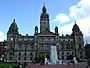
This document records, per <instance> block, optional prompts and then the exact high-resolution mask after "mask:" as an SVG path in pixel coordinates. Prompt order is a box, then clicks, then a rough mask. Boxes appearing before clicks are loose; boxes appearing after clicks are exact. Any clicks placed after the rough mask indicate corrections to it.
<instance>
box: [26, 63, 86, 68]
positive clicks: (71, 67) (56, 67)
mask: <svg viewBox="0 0 90 68" xmlns="http://www.w3.org/2000/svg"><path fill="white" fill-rule="evenodd" d="M25 68H87V64H76V65H73V64H70V65H69V66H68V65H67V64H63V65H62V64H55V65H54V64H50V65H39V64H28V65H27V66H26V67H25Z"/></svg>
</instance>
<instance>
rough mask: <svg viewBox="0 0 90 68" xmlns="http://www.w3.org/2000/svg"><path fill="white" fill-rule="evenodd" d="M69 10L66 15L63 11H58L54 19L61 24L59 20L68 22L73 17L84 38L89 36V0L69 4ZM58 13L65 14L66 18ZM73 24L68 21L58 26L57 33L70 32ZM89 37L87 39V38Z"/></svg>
mask: <svg viewBox="0 0 90 68" xmlns="http://www.w3.org/2000/svg"><path fill="white" fill-rule="evenodd" d="M69 10H70V11H69V14H68V15H67V14H65V13H59V14H58V15H57V16H56V18H55V19H54V20H56V22H58V23H60V24H62V23H61V22H63V23H66V22H70V21H72V19H74V18H75V20H76V22H77V24H78V26H79V27H80V30H81V31H82V33H83V34H84V37H85V40H86V39H87V36H88V37H89V38H90V0H80V1H79V2H78V3H77V4H76V5H73V6H71V7H70V8H69ZM60 14H62V15H63V16H65V17H66V19H65V18H62V16H61V15H60ZM64 19H65V20H64ZM57 20H58V21H57ZM62 20H63V21H62ZM73 25H74V23H73V22H70V23H69V24H66V25H64V26H61V27H60V28H59V33H60V34H67V33H68V34H71V32H72V28H73ZM89 38H88V39H87V40H89Z"/></svg>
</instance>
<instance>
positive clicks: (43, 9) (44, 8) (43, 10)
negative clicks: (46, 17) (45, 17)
mask: <svg viewBox="0 0 90 68" xmlns="http://www.w3.org/2000/svg"><path fill="white" fill-rule="evenodd" d="M42 13H43V14H46V7H45V0H44V5H43V8H42Z"/></svg>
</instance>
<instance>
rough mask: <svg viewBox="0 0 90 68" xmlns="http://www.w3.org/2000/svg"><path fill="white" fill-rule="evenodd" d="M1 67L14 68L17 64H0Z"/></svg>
mask: <svg viewBox="0 0 90 68" xmlns="http://www.w3.org/2000/svg"><path fill="white" fill-rule="evenodd" d="M2 66H3V68H9V67H10V66H11V68H12V67H14V66H17V64H14V63H0V68H2Z"/></svg>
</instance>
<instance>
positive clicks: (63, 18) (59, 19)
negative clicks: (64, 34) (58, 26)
mask: <svg viewBox="0 0 90 68" xmlns="http://www.w3.org/2000/svg"><path fill="white" fill-rule="evenodd" d="M69 20H70V18H69V16H68V15H67V14H64V13H60V14H58V15H57V16H56V18H55V19H54V20H53V21H54V22H60V23H65V22H67V21H69Z"/></svg>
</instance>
